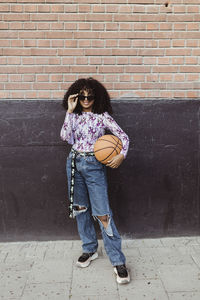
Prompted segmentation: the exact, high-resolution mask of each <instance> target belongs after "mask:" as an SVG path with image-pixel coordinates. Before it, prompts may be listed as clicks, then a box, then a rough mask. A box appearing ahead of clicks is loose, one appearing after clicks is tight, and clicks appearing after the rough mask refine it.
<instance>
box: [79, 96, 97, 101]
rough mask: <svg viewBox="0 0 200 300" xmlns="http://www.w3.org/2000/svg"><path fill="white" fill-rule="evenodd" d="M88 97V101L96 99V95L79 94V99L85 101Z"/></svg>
mask: <svg viewBox="0 0 200 300" xmlns="http://www.w3.org/2000/svg"><path fill="white" fill-rule="evenodd" d="M86 98H87V100H88V101H92V100H94V96H92V95H91V96H84V95H78V100H81V101H84V100H85V99H86Z"/></svg>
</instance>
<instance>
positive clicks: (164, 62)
mask: <svg viewBox="0 0 200 300" xmlns="http://www.w3.org/2000/svg"><path fill="white" fill-rule="evenodd" d="M169 64H170V58H169V57H165V56H164V57H158V65H169Z"/></svg>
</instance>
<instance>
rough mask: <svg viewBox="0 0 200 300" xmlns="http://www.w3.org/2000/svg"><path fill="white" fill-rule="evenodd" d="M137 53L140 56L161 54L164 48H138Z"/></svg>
mask: <svg viewBox="0 0 200 300" xmlns="http://www.w3.org/2000/svg"><path fill="white" fill-rule="evenodd" d="M138 55H141V56H163V55H164V49H139V50H138Z"/></svg>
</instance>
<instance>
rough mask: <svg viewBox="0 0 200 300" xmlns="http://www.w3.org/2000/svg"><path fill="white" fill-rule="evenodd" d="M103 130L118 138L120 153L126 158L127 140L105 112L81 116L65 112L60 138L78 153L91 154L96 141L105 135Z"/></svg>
mask: <svg viewBox="0 0 200 300" xmlns="http://www.w3.org/2000/svg"><path fill="white" fill-rule="evenodd" d="M105 129H109V130H110V131H111V132H112V133H113V134H114V135H116V136H117V137H118V138H120V140H121V141H122V145H123V147H122V150H121V152H120V153H121V154H123V155H124V157H126V155H127V152H128V148H129V138H128V136H127V134H126V133H125V132H124V131H123V130H122V129H121V128H120V127H119V125H118V124H117V123H116V122H115V120H114V119H113V118H112V117H111V116H110V115H109V114H108V113H107V112H104V113H102V114H95V113H93V112H82V114H81V115H78V114H75V113H68V112H66V116H65V120H64V124H63V126H62V128H61V132H60V137H61V139H62V140H63V141H67V142H68V143H69V144H71V145H73V146H72V147H73V149H75V150H77V151H79V152H92V151H94V144H95V142H96V140H97V139H98V138H99V137H100V136H102V135H104V134H105Z"/></svg>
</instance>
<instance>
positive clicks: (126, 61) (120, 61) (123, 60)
mask: <svg viewBox="0 0 200 300" xmlns="http://www.w3.org/2000/svg"><path fill="white" fill-rule="evenodd" d="M127 64H129V59H128V57H125V56H123V57H117V65H127Z"/></svg>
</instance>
